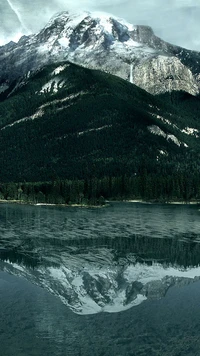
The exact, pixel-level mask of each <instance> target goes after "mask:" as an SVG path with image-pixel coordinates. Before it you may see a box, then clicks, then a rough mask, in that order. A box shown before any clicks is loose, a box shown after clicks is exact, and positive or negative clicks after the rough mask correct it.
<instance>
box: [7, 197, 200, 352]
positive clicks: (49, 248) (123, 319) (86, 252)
mask: <svg viewBox="0 0 200 356" xmlns="http://www.w3.org/2000/svg"><path fill="white" fill-rule="evenodd" d="M199 209H200V207H199V206H198V205H161V204H156V205H154V204H141V203H129V202H126V203H125V202H124V203H121V202H113V203H110V204H109V206H107V207H104V208H78V207H55V206H31V205H27V206H26V205H17V204H1V205H0V320H1V323H0V355H2V356H12V355H15V356H29V355H30V356H36V355H37V356H40V355H41V356H47V355H48V356H49V355H54V356H65V355H66V356H69V355H73V356H80V355H82V356H90V355H91V356H95V355H97V356H104V355H105V356H112V355H113V356H139V355H140V356H141V355H143V356H146V355H148V356H149V355H162V356H165V355H170V356H180V355H181V356H182V355H187V356H188V355H200V337H199V335H200V267H199V266H200V210H199Z"/></svg>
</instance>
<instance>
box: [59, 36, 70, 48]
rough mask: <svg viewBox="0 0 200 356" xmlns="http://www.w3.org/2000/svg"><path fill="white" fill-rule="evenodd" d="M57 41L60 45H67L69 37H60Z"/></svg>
mask: <svg viewBox="0 0 200 356" xmlns="http://www.w3.org/2000/svg"><path fill="white" fill-rule="evenodd" d="M58 42H59V43H60V45H61V46H62V47H69V43H70V39H69V38H67V37H61V38H59V40H58Z"/></svg>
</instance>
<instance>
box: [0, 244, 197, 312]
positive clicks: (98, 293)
mask: <svg viewBox="0 0 200 356" xmlns="http://www.w3.org/2000/svg"><path fill="white" fill-rule="evenodd" d="M66 255H67V254H66ZM63 257H65V258H63ZM60 259H62V265H60V266H55V265H54V266H39V267H35V268H34V269H32V268H29V267H27V266H24V265H20V264H17V263H10V262H0V267H1V270H3V271H6V272H8V273H11V274H14V275H16V276H19V277H24V278H26V279H27V280H29V281H31V282H32V283H35V284H37V285H39V286H42V287H43V288H45V289H46V290H48V291H49V292H50V293H52V294H53V295H55V296H57V297H58V298H60V300H61V301H62V302H63V303H64V304H65V305H67V306H68V307H69V308H70V309H71V310H72V311H73V312H74V313H76V314H82V315H87V314H96V313H99V312H108V313H115V312H120V311H124V310H127V309H130V308H132V307H135V306H137V305H139V304H141V303H142V302H143V301H145V300H147V299H150V300H156V299H161V298H163V297H164V296H165V295H166V293H167V291H168V289H169V288H171V287H173V286H178V287H182V286H185V285H188V284H190V283H194V282H196V281H198V280H199V277H198V276H199V268H188V269H183V268H182V267H177V266H175V267H172V266H171V267H166V266H165V267H164V266H162V265H161V264H159V263H152V265H147V264H145V263H144V264H142V263H136V262H135V257H134V256H131V254H129V256H128V261H126V259H125V258H123V259H119V260H118V261H116V260H115V258H114V256H113V254H112V252H111V251H109V250H107V249H101V250H98V251H92V252H90V261H88V257H86V256H84V255H81V254H79V255H76V256H75V257H74V256H73V255H72V256H71V255H70V254H68V255H67V258H66V256H63V254H61V257H60Z"/></svg>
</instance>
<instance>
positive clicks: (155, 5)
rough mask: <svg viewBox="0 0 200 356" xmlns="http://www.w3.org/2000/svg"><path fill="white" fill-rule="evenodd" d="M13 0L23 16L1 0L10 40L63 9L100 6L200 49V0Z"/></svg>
mask: <svg viewBox="0 0 200 356" xmlns="http://www.w3.org/2000/svg"><path fill="white" fill-rule="evenodd" d="M9 1H10V2H11V3H12V6H14V7H15V9H16V10H17V13H18V15H20V16H17V14H16V13H14V12H13V11H12V10H11V8H10V6H9V3H8V1H7V0H1V2H0V33H1V35H0V38H1V41H5V40H6V39H7V40H8V39H10V38H12V37H13V36H14V35H15V34H17V33H26V32H37V31H39V30H40V28H42V27H43V26H44V25H45V24H46V22H47V21H48V20H49V18H50V17H51V16H53V15H54V14H55V13H56V12H59V11H63V10H68V11H73V12H74V11H80V10H90V11H94V10H96V11H105V12H109V13H113V14H114V15H116V16H120V17H124V18H125V19H126V20H128V21H129V22H131V23H133V24H144V25H149V26H151V27H152V28H153V29H154V32H155V33H156V34H157V35H158V36H160V37H161V38H163V39H165V40H166V41H169V42H171V43H174V44H177V45H180V46H183V47H187V48H191V49H195V50H199V51H200V21H199V18H200V0H165V1H164V0H134V1H133V0H110V1H109V2H108V1H106V0H98V2H94V0H67V1H66V0H48V2H46V3H44V1H43V0H31V1H29V0H9ZM19 17H20V19H21V21H20V19H19ZM20 22H21V23H20ZM25 28H26V29H27V30H25ZM1 41H0V42H1Z"/></svg>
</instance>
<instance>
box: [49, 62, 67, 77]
mask: <svg viewBox="0 0 200 356" xmlns="http://www.w3.org/2000/svg"><path fill="white" fill-rule="evenodd" d="M67 67H69V64H64V65H61V66H58V67H57V68H56V69H54V71H53V72H52V73H51V75H57V74H60V73H61V72H63V70H65V68H67Z"/></svg>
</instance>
